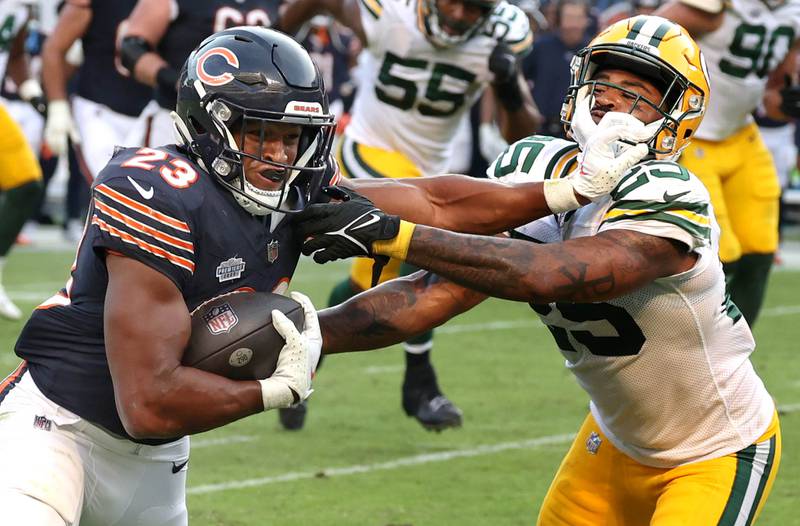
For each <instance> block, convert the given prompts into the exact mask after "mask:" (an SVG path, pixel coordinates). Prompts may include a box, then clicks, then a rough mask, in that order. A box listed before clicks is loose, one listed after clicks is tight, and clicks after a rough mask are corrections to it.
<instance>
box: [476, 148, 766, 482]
mask: <svg viewBox="0 0 800 526" xmlns="http://www.w3.org/2000/svg"><path fill="white" fill-rule="evenodd" d="M576 151H577V149H576V145H575V144H574V143H570V142H568V141H564V140H560V139H552V138H550V137H544V138H543V137H536V136H534V137H529V138H528V139H525V140H522V141H519V142H517V143H515V144H513V145H511V146H510V147H509V149H508V150H507V151H506V153H504V154H503V155H502V156H500V157H499V158H498V159H497V160H496V161H495V162H494V163H493V164H492V166H490V168H489V172H488V174H489V176H497V175H500V176H505V177H508V178H512V179H515V180H520V179H524V180H543V179H549V178H555V177H559V176H562V175H563V174H564V173H567V172H568V171H569V169H570V167H569V163H570V162H572V163H574V160H573V161H569V160H566V161H565V159H566V158H569V157H571V158H572V159H574V156H575V153H576ZM559 167H561V168H559ZM620 228H622V229H626V230H634V231H637V232H643V233H646V234H650V235H654V236H660V237H665V238H671V239H676V240H678V241H681V242H682V243H684V244H686V245H687V246H688V247H689V249H690V250H692V251H694V252H696V253H697V254H698V256H699V258H698V260H697V263H696V264H695V266H694V267H693V268H692V269H690V270H688V271H686V272H683V273H681V274H677V275H674V276H669V277H666V278H660V279H657V280H655V281H654V282H653V283H651V284H649V285H647V286H645V287H642V288H640V289H638V290H636V291H635V292H632V293H630V294H626V295H624V296H620V297H618V298H615V299H613V300H610V301H607V302H597V303H567V302H564V303H561V302H558V303H550V304H547V305H544V304H542V305H532V307H533V309H534V310H535V311H536V312H537V313H538V314H539V316H540V318H541V320H542V321H543V322H544V324H545V325H547V327H548V329H550V332H551V333H552V334H553V337H554V339H555V341H556V344H557V345H558V347H559V349H560V350H561V352H562V354H563V355H564V357H565V358H566V366H567V368H569V369H570V370H571V371H572V372H573V373H574V374H575V376H576V378H577V380H578V383H579V384H580V385H581V386H582V387H583V388H584V389H585V390H586V392H588V393H589V395H590V397H591V404H590V407H591V411H592V414H593V415H594V417H595V418H596V420H597V422H598V423H599V425H600V427H601V428H602V430H603V432H604V433H606V435H607V436H608V437H609V440H611V441H612V442H613V443H614V445H615V446H616V447H617V448H619V449H620V450H621V451H623V452H624V453H626V454H627V455H629V456H630V457H632V458H633V459H635V460H637V461H638V462H641V463H643V464H647V465H651V466H657V467H671V466H676V465H680V464H684V463H688V462H695V461H699V460H703V459H707V458H714V457H719V456H722V455H725V454H728V453H731V452H734V451H738V450H740V449H742V448H745V447H747V446H749V445H750V444H752V443H753V442H754V441H755V439H756V438H758V437H759V436H760V435H761V434H763V433H764V431H766V429H767V426H768V425H769V423H770V420H771V418H772V414H773V411H774V405H773V401H772V398H771V397H770V396H769V393H768V392H767V391H766V389H765V388H764V385H763V383H762V381H761V379H760V378H759V377H758V375H757V374H756V372H755V371H754V369H753V366H752V364H751V363H750V360H749V356H750V353H751V352H753V349H754V347H755V342H754V341H753V336H752V334H751V332H750V328H749V327H748V326H747V323H746V322H745V320H744V318H743V317H742V315H741V313H740V312H739V310H738V309H737V308H736V306H735V305H734V304H733V303H732V302H731V301H730V298H729V297H728V296H727V294H726V293H725V277H724V274H723V272H722V265H721V264H720V261H719V257H718V239H719V229H718V227H717V225H716V221H715V219H714V215H713V211H712V209H711V203H710V199H709V196H708V192H707V191H706V189H705V187H704V186H703V185H702V183H701V182H700V181H699V180H698V179H697V178H696V177H695V176H694V175H692V174H691V173H689V172H688V171H687V170H686V169H685V168H683V167H681V166H680V165H678V164H676V163H673V162H668V161H655V160H653V161H646V162H643V163H640V164H638V165H636V166H634V167H633V168H632V169H631V170H630V171H629V172H628V173H627V174H626V175H625V176H624V178H623V179H622V181H621V182H620V184H619V185H618V186H617V188H616V189H615V190H614V192H612V194H611V195H610V196H608V197H606V198H605V199H604V200H603V201H600V202H597V203H591V204H589V205H587V206H585V207H583V208H581V209H579V210H577V211H574V212H568V213H566V214H559V215H558V216H549V217H546V218H542V219H539V220H537V221H534V222H532V223H529V224H528V225H525V226H523V227H520V228H518V229H516V230H515V231H514V232H512V235H513V236H515V237H521V238H525V239H531V240H535V241H539V242H545V243H549V242H558V241H564V240H567V239H574V238H579V237H583V236H591V235H594V234H596V233H598V232H602V231H607V230H611V229H620ZM598 257H602V255H598Z"/></svg>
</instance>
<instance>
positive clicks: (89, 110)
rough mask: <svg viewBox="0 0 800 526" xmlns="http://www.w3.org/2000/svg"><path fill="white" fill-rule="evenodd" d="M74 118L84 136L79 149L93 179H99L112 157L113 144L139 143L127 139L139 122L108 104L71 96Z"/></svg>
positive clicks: (81, 134) (79, 131)
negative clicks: (98, 175)
mask: <svg viewBox="0 0 800 526" xmlns="http://www.w3.org/2000/svg"><path fill="white" fill-rule="evenodd" d="M72 118H73V120H74V121H75V126H77V128H78V133H79V134H80V136H81V144H80V145H79V147H80V152H81V155H82V157H83V161H84V162H85V163H86V168H88V170H89V175H91V177H92V179H96V178H97V174H98V173H100V170H102V169H103V168H104V167H105V165H106V164H107V163H108V161H109V160H111V156H112V155H113V153H114V147H116V146H140V145H139V144H138V143H135V144H127V143H126V141H127V140H128V134H129V133H130V131H131V128H133V127H134V126H135V125H136V120H137V118H136V117H130V116H128V115H124V114H122V113H117V112H116V111H114V110H112V109H110V108H109V107H108V106H105V105H103V104H98V103H97V102H94V101H91V100H89V99H84V98H83V97H79V96H77V95H76V96H74V97H73V98H72Z"/></svg>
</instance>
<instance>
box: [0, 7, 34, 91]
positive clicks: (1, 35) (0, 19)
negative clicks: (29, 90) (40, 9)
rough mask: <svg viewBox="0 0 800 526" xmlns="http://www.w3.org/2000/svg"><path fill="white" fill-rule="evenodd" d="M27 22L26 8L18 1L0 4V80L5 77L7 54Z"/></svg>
mask: <svg viewBox="0 0 800 526" xmlns="http://www.w3.org/2000/svg"><path fill="white" fill-rule="evenodd" d="M27 20H28V7H27V6H26V5H25V4H23V3H22V2H20V1H18V0H3V1H2V2H0V79H2V78H5V76H6V66H8V53H9V50H10V49H11V44H12V43H13V42H14V38H16V36H17V33H19V32H20V30H21V29H22V27H23V26H24V25H25V22H27Z"/></svg>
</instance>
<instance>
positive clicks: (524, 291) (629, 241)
mask: <svg viewBox="0 0 800 526" xmlns="http://www.w3.org/2000/svg"><path fill="white" fill-rule="evenodd" d="M386 243H387V242H377V243H376V244H375V247H374V248H375V252H376V253H382V252H381V250H380V249H379V248H378V246H379V245H382V244H384V245H385V244H386ZM407 250H408V253H407V256H406V258H405V260H406V261H407V262H409V263H411V264H413V265H416V266H418V267H422V268H425V269H428V270H430V271H432V272H435V273H437V274H439V275H442V276H445V277H447V278H448V279H452V280H453V281H455V282H456V283H459V284H461V285H463V286H465V287H471V288H474V289H475V290H478V291H481V292H483V293H485V294H490V295H492V296H496V297H499V298H506V299H510V300H516V301H526V302H534V303H549V302H552V301H570V302H581V303H585V302H592V301H604V300H608V299H612V298H616V297H619V296H621V295H623V294H627V293H629V292H631V291H633V290H636V289H638V288H640V287H642V286H644V285H646V284H648V283H650V282H652V281H653V280H655V279H657V278H660V277H665V276H671V275H674V274H678V273H680V272H683V271H686V270H688V269H689V268H691V267H692V265H694V263H695V261H696V260H697V256H696V255H695V254H693V253H691V252H689V251H688V250H687V247H686V245H684V244H683V243H680V242H678V241H674V240H671V239H667V238H662V237H656V236H651V235H648V234H643V233H640V232H634V231H629V230H621V229H619V230H610V231H606V232H601V233H599V234H597V235H594V236H588V237H581V238H577V239H571V240H568V241H565V242H563V243H553V244H546V245H540V244H534V243H530V242H527V241H522V240H516V239H506V238H496V237H483V236H471V235H464V234H456V233H453V232H447V231H444V230H439V229H436V228H430V227H423V226H417V227H416V228H415V230H414V233H413V235H412V237H411V242H410V244H409V245H408V248H407ZM599 254H601V255H602V257H598V255H599ZM392 255H397V254H396V253H393V254H392Z"/></svg>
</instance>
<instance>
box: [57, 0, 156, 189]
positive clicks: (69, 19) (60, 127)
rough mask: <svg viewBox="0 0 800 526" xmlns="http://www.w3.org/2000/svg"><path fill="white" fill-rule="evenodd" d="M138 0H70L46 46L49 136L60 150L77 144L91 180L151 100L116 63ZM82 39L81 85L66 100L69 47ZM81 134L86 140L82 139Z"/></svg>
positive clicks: (145, 87)
mask: <svg viewBox="0 0 800 526" xmlns="http://www.w3.org/2000/svg"><path fill="white" fill-rule="evenodd" d="M135 3H136V1H135V0H117V1H115V2H103V1H97V0H68V1H66V2H64V6H63V7H62V8H61V11H60V13H59V16H58V22H57V24H56V26H55V28H54V29H53V31H52V32H51V34H50V36H48V38H47V40H46V41H45V44H44V48H43V50H42V77H43V80H44V88H45V91H46V93H47V99H48V101H49V103H48V106H47V124H46V126H45V138H46V140H47V144H48V145H49V146H50V150H51V151H52V152H53V153H55V154H56V155H62V154H64V153H66V149H67V137H68V136H71V138H72V143H73V146H76V147H78V145H79V151H80V153H81V158H82V160H83V161H84V163H83V164H85V168H88V172H89V173H88V174H84V176H85V177H87V178H89V179H94V178H95V177H97V174H98V173H99V172H100V170H102V169H103V167H104V166H105V165H106V163H107V162H108V160H109V159H110V158H111V154H112V153H113V152H114V147H115V146H116V145H118V144H124V142H125V137H126V136H127V134H128V132H129V131H130V128H131V126H133V125H134V124H135V123H136V119H137V118H138V117H139V114H140V113H141V112H142V109H143V108H144V106H145V104H147V102H148V101H149V100H150V90H149V89H148V87H147V86H143V85H141V84H140V83H138V82H135V81H134V80H132V79H130V78H126V77H124V76H122V75H121V74H120V72H119V71H117V69H116V68H115V67H114V62H115V53H116V39H117V37H118V36H119V34H120V31H122V30H123V29H124V26H125V19H126V17H127V16H128V15H129V14H130V12H131V10H132V9H133V6H134V5H135ZM77 40H80V42H81V48H82V49H83V62H82V63H81V65H80V67H79V68H78V71H77V72H76V73H75V74H76V76H77V85H78V86H77V90H76V94H75V96H73V97H72V98H71V99H72V100H71V101H68V100H67V81H68V80H69V77H70V75H71V69H72V68H71V67H70V66H69V65H68V63H67V52H68V51H69V50H70V48H71V47H72V45H73V44H74V43H75V41H77ZM80 139H83V140H80Z"/></svg>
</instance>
